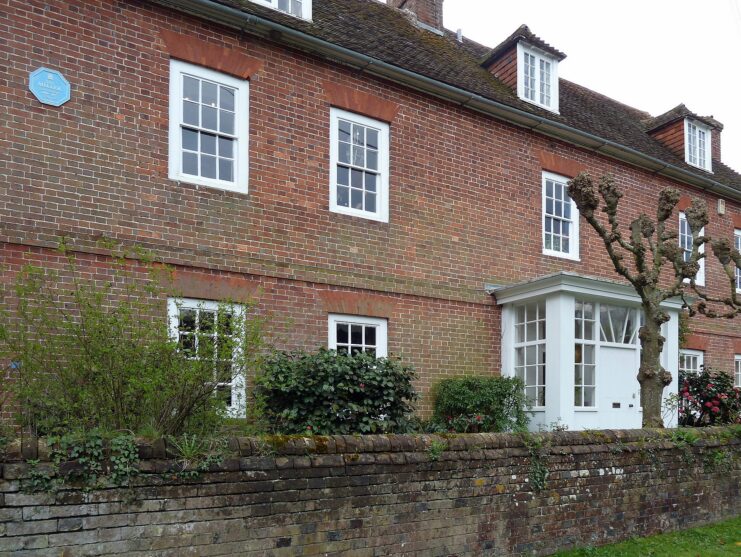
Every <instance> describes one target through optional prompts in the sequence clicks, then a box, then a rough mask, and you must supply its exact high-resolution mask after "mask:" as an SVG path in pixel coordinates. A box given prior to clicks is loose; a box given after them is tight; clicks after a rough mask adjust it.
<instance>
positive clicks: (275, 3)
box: [252, 0, 312, 20]
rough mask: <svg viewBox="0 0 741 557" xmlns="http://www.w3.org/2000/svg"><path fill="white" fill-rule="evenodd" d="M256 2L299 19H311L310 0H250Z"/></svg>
mask: <svg viewBox="0 0 741 557" xmlns="http://www.w3.org/2000/svg"><path fill="white" fill-rule="evenodd" d="M252 1H253V2H255V3H256V4H262V5H263V6H268V7H269V8H273V9H274V10H278V11H280V12H285V13H287V14H290V15H292V16H296V17H300V18H301V19H308V20H311V1H312V0H252Z"/></svg>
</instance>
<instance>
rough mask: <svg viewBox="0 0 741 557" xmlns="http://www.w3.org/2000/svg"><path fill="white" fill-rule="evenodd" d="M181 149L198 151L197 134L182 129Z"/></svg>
mask: <svg viewBox="0 0 741 557" xmlns="http://www.w3.org/2000/svg"><path fill="white" fill-rule="evenodd" d="M183 149H188V150H189V151H198V132H195V131H193V130H189V129H187V128H183Z"/></svg>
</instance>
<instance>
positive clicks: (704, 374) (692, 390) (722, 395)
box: [679, 368, 741, 427]
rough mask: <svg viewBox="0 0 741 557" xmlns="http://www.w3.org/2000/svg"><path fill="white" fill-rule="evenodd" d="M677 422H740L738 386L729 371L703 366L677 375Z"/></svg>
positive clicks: (680, 423) (703, 423) (686, 423)
mask: <svg viewBox="0 0 741 557" xmlns="http://www.w3.org/2000/svg"><path fill="white" fill-rule="evenodd" d="M679 385H680V387H679V395H680V403H679V425H682V426H694V427H702V426H711V425H720V424H734V423H741V389H740V388H739V387H734V386H733V377H732V376H731V375H730V374H729V373H725V372H723V371H718V370H714V369H712V368H704V369H703V370H702V371H701V372H699V373H696V374H683V375H680V376H679Z"/></svg>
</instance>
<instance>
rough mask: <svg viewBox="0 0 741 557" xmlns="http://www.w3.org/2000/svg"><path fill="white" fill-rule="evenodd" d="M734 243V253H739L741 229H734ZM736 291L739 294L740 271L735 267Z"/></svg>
mask: <svg viewBox="0 0 741 557" xmlns="http://www.w3.org/2000/svg"><path fill="white" fill-rule="evenodd" d="M733 237H734V241H735V244H736V251H738V252H739V253H741V229H736V230H735V231H734V232H733ZM736 290H737V291H739V292H741V269H739V268H738V267H736Z"/></svg>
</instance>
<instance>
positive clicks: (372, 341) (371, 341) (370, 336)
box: [365, 327, 376, 346]
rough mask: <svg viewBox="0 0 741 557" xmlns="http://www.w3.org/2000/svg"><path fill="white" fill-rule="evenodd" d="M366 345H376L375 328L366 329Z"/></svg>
mask: <svg viewBox="0 0 741 557" xmlns="http://www.w3.org/2000/svg"><path fill="white" fill-rule="evenodd" d="M365 344H367V345H369V346H375V345H376V328H375V327H366V328H365Z"/></svg>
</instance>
